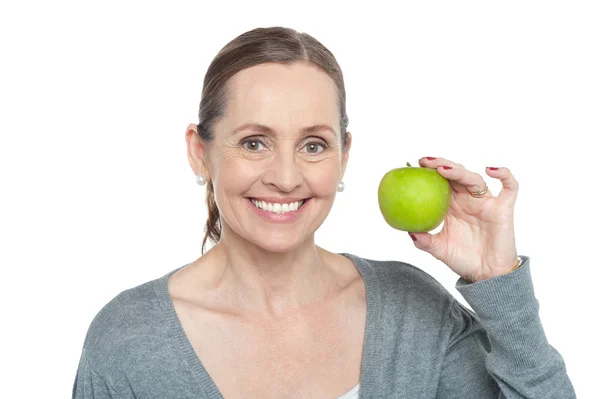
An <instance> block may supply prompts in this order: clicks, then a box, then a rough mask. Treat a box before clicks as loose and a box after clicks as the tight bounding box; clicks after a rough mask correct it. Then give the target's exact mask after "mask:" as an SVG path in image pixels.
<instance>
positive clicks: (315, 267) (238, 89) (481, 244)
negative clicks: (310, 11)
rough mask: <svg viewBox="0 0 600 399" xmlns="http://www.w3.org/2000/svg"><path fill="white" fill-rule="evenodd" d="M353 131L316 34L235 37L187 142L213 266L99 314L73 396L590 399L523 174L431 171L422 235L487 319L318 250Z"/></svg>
mask: <svg viewBox="0 0 600 399" xmlns="http://www.w3.org/2000/svg"><path fill="white" fill-rule="evenodd" d="M347 125H348V117H347V115H346V109H345V89H344V81H343V77H342V72H341V70H340V67H339V65H338V64H337V62H336V60H335V58H334V56H333V55H332V54H331V53H330V52H329V51H328V50H327V49H326V48H325V47H323V45H322V44H320V43H319V42H318V41H316V40H315V39H314V38H312V37H311V36H309V35H306V34H299V33H297V32H295V31H293V30H291V29H285V28H281V27H274V28H259V29H255V30H252V31H249V32H246V33H244V34H242V35H240V36H239V37H237V38H236V39H235V40H233V41H232V42H230V43H229V44H227V45H226V46H225V47H224V48H223V49H222V50H221V52H220V53H219V54H218V55H217V56H216V58H215V59H214V60H213V62H212V64H211V65H210V66H209V69H208V71H207V74H206V77H205V80H204V88H203V92H202V100H201V103H200V112H199V124H198V125H195V124H192V125H190V126H189V127H188V129H187V132H186V141H187V148H188V159H189V162H190V165H191V167H192V169H193V171H194V173H195V174H196V175H197V182H198V183H199V184H205V183H206V184H207V186H206V187H207V204H208V208H209V218H208V222H207V225H206V236H205V238H204V242H203V244H202V256H201V257H200V258H198V259H197V260H195V261H194V262H192V263H190V264H187V265H184V266H182V267H180V268H177V269H175V270H173V271H171V272H170V273H168V274H166V275H165V276H163V277H161V278H158V279H156V280H154V281H150V282H147V283H145V284H142V285H140V286H138V287H135V288H132V289H129V290H126V291H124V292H122V293H121V294H119V295H118V296H116V297H115V298H114V299H113V300H112V301H110V302H109V303H108V304H107V305H106V306H105V307H104V308H103V309H102V310H101V311H100V312H99V313H98V315H97V316H96V317H95V319H94V321H93V322H92V324H91V326H90V328H89V331H88V334H87V336H86V339H85V343H84V347H83V351H82V356H81V361H80V364H79V368H78V372H77V376H76V380H75V383H74V386H73V397H74V398H108V397H112V398H221V397H225V398H325V399H329V398H331V399H334V398H341V397H343V398H355V397H360V398H477V399H481V398H499V397H507V398H521V397H528V398H529V397H557V398H558V397H560V398H571V397H575V393H574V391H573V387H572V385H571V382H570V380H569V378H568V376H567V373H566V368H565V364H564V362H563V359H562V357H561V356H560V354H559V353H558V352H557V351H556V350H555V349H554V348H553V347H552V346H550V345H549V344H548V342H547V341H546V338H545V335H544V331H543V329H542V325H541V323H540V319H539V315H538V303H537V301H536V298H535V296H534V292H533V287H532V280H531V276H530V273H529V267H530V266H529V258H528V257H527V256H521V257H518V252H517V249H516V246H515V236H514V230H513V228H514V225H513V208H514V205H515V201H516V198H517V192H518V183H517V181H516V180H515V178H514V177H513V175H512V174H511V172H510V171H509V170H508V169H507V168H496V167H490V168H486V173H487V174H488V175H489V176H490V177H491V178H496V179H500V180H501V182H502V185H503V188H502V191H501V193H500V194H499V195H498V196H497V197H495V196H493V195H492V194H491V193H490V192H489V191H488V190H487V185H486V183H485V180H484V179H483V177H482V176H481V175H479V174H477V173H475V172H471V171H468V170H466V169H465V168H464V167H463V166H461V165H460V164H457V163H454V162H451V161H449V160H447V159H443V158H433V157H424V158H422V159H421V160H420V161H419V163H420V165H421V166H422V167H428V168H435V169H436V170H437V171H438V172H439V173H440V174H441V175H442V176H444V177H446V178H447V179H449V180H450V181H451V184H452V187H453V193H452V202H451V208H450V211H449V213H448V215H447V216H446V218H445V223H444V226H443V229H442V230H441V231H440V232H439V233H438V234H436V235H431V234H429V233H414V234H411V235H410V236H411V238H412V239H413V240H414V244H415V246H416V247H417V248H419V249H420V250H423V251H426V252H428V253H430V254H431V255H432V256H434V257H435V258H436V259H438V260H440V261H442V262H444V263H445V264H446V265H448V267H450V268H451V269H452V270H454V271H455V272H456V273H457V275H458V276H459V279H458V283H457V289H458V290H459V291H460V293H461V294H462V295H463V296H464V297H465V298H466V300H467V301H468V302H469V303H470V305H472V307H473V309H474V310H475V312H472V311H470V310H469V309H467V308H465V307H463V306H461V304H460V303H459V302H458V301H456V300H455V299H454V298H453V297H452V295H451V294H450V293H449V292H448V291H447V290H445V289H444V288H443V287H442V286H441V285H440V284H439V283H438V282H437V281H435V280H434V279H433V278H432V277H430V276H429V275H427V274H426V273H425V272H423V271H421V270H420V269H418V268H416V267H414V266H412V265H409V264H406V263H403V262H399V261H398V262H391V261H389V262H386V261H374V260H369V259H364V258H361V257H359V256H358V255H354V254H349V253H344V254H337V253H332V252H329V251H327V250H325V249H324V248H321V247H319V246H317V245H316V244H315V241H314V236H315V231H316V230H317V229H318V228H319V226H320V225H321V224H322V223H323V221H324V220H325V218H326V217H327V215H328V213H329V211H330V209H331V207H332V205H333V202H334V199H335V196H336V195H337V192H340V191H343V188H344V186H343V182H342V178H343V176H344V172H345V169H346V165H347V162H348V156H349V151H350V148H351V144H352V137H351V134H350V133H349V132H347V131H346V127H347ZM207 240H210V241H211V242H212V243H213V244H214V246H213V247H212V248H210V250H209V251H207V252H206V253H205V244H206V242H207Z"/></svg>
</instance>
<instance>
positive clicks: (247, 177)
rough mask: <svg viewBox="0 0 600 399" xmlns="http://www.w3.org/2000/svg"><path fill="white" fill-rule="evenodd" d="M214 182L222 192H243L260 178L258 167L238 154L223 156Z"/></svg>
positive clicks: (219, 161)
mask: <svg viewBox="0 0 600 399" xmlns="http://www.w3.org/2000/svg"><path fill="white" fill-rule="evenodd" d="M218 164H219V165H218V167H217V168H216V170H218V176H215V177H216V180H217V182H218V184H219V185H220V187H221V188H222V189H223V190H224V191H236V190H238V191H239V190H244V189H246V188H247V186H248V185H250V184H252V183H253V182H254V181H255V180H256V179H257V178H258V177H259V176H260V167H258V165H252V162H250V161H249V160H247V159H245V158H244V157H242V156H240V155H238V154H223V156H221V158H219V160H218Z"/></svg>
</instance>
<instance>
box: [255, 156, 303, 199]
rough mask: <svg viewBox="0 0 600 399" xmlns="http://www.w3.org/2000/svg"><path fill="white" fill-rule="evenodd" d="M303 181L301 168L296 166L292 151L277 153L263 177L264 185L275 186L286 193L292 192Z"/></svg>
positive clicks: (296, 162)
mask: <svg viewBox="0 0 600 399" xmlns="http://www.w3.org/2000/svg"><path fill="white" fill-rule="evenodd" d="M303 181H304V176H303V174H302V168H301V167H300V165H298V159H296V157H295V153H294V151H279V152H277V153H276V154H275V155H274V156H273V158H272V159H271V162H269V167H268V169H267V170H266V171H265V174H264V175H263V182H264V183H265V184H267V185H270V186H275V187H277V188H278V189H279V190H281V191H283V192H286V193H289V192H292V191H293V190H294V189H295V188H297V187H298V186H300V185H301V184H302V182H303Z"/></svg>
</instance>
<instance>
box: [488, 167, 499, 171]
mask: <svg viewBox="0 0 600 399" xmlns="http://www.w3.org/2000/svg"><path fill="white" fill-rule="evenodd" d="M489 169H490V170H498V169H499V168H494V167H491V166H489Z"/></svg>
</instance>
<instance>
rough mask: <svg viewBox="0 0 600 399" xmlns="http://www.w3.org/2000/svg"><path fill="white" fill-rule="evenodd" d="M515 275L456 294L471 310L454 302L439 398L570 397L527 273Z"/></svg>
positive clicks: (460, 286)
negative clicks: (546, 333) (462, 298)
mask: <svg viewBox="0 0 600 399" xmlns="http://www.w3.org/2000/svg"><path fill="white" fill-rule="evenodd" d="M529 266H530V262H529V258H528V257H523V264H522V266H521V267H520V268H518V269H517V270H515V271H514V272H512V273H510V274H507V275H503V276H497V277H494V278H491V279H488V280H484V281H480V282H478V283H474V284H470V283H468V282H467V281H465V280H464V279H459V280H458V282H457V285H456V288H457V290H458V291H459V292H460V293H461V295H463V297H464V298H465V299H466V301H467V302H468V303H469V305H470V306H471V307H472V308H473V310H474V311H475V312H472V311H471V310H470V309H468V308H466V307H464V306H463V305H462V304H460V303H459V302H458V301H455V302H454V303H453V304H452V306H451V308H450V309H449V313H448V323H449V328H450V330H451V333H450V340H449V343H448V350H447V353H446V358H445V360H444V366H443V370H442V375H441V379H440V384H439V388H438V395H437V397H438V398H458V397H460V398H477V399H481V398H508V399H512V398H560V399H568V398H575V397H576V395H575V391H574V388H573V386H572V384H571V381H570V380H569V377H568V376H567V372H566V367H565V364H564V361H563V359H562V357H561V355H560V354H559V353H558V352H557V350H556V349H555V348H553V347H552V346H551V345H550V344H549V343H548V341H547V339H546V336H545V333H544V330H543V327H542V324H541V321H540V317H539V312H538V309H539V304H538V301H537V299H536V298H535V294H534V290H533V283H532V280H531V275H530V269H529Z"/></svg>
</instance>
